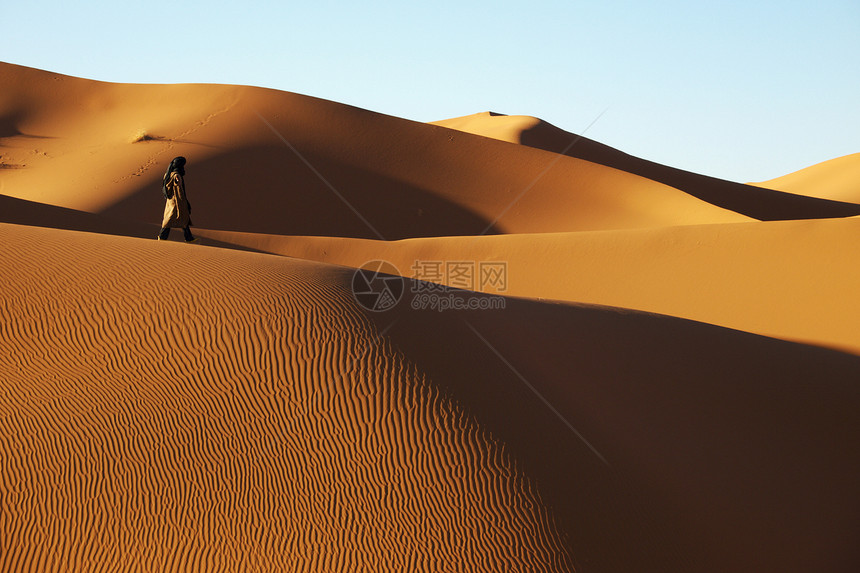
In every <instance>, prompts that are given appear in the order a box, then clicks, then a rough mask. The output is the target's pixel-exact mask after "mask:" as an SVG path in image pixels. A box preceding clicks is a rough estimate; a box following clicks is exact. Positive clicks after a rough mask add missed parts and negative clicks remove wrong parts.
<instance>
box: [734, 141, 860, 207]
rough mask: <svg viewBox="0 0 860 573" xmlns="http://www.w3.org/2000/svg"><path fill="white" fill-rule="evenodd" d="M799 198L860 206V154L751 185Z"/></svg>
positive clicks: (839, 158)
mask: <svg viewBox="0 0 860 573" xmlns="http://www.w3.org/2000/svg"><path fill="white" fill-rule="evenodd" d="M750 185H760V186H762V187H769V188H771V189H779V190H780V191H787V192H789V193H796V194H798V195H809V196H810V197H821V198H822V199H832V200H834V201H845V202H849V203H860V153H854V154H852V155H845V156H844V157H837V158H836V159H831V160H829V161H824V162H823V163H817V164H815V165H812V166H810V167H807V168H805V169H801V170H799V171H795V172H794V173H789V174H788V175H783V176H782V177H777V178H776V179H771V180H770V181H762V182H760V183H750Z"/></svg>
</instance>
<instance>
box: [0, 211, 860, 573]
mask: <svg viewBox="0 0 860 573" xmlns="http://www.w3.org/2000/svg"><path fill="white" fill-rule="evenodd" d="M0 260H2V261H3V262H4V265H5V266H6V267H7V268H9V269H15V272H14V273H9V274H8V275H7V276H5V277H4V279H5V280H4V282H3V285H2V288H3V296H2V298H0V300H2V301H3V305H4V309H3V310H4V312H3V313H2V315H0V316H2V320H0V341H2V342H0V344H2V346H3V350H2V352H0V378H2V379H3V380H4V391H3V392H2V393H0V424H2V428H0V459H2V460H4V462H3V464H2V465H0V489H2V492H3V494H2V497H1V498H2V499H3V503H2V505H0V512H2V513H0V527H2V528H3V534H2V535H0V544H2V546H0V570H15V571H17V570H43V569H52V570H60V569H75V570H90V569H99V570H119V569H145V570H180V569H181V570H186V569H189V568H191V569H195V570H211V569H216V568H217V569H224V570H240V569H255V570H265V571H268V570H278V569H288V570H321V569H324V570H334V569H338V570H374V571H377V570H394V569H397V570H427V571H439V570H458V571H462V570H478V571H487V570H529V571H569V570H572V569H573V568H574V567H576V568H577V569H579V570H584V571H589V570H593V571H629V570H645V571H682V570H693V569H694V570H697V571H725V570H745V571H762V570H789V571H801V570H811V569H815V570H833V571H837V570H847V569H850V565H851V564H852V563H853V564H856V562H857V561H856V560H857V557H858V556H857V553H856V546H855V543H854V541H855V539H856V534H857V533H858V532H857V530H856V525H857V524H856V515H857V513H856V512H857V491H856V483H857V480H858V479H860V467H858V454H860V451H858V450H860V446H858V444H860V421H858V418H857V416H856V410H857V408H858V406H860V388H858V387H857V385H856V384H855V383H854V382H855V381H856V380H858V379H860V359H858V358H856V357H852V356H849V355H845V354H840V353H837V352H832V351H827V350H822V349H817V348H814V347H809V346H803V345H798V344H792V343H788V342H782V341H777V340H773V339H768V338H763V337H758V336H754V335H749V334H744V333H739V332H736V331H732V330H726V329H722V328H717V327H712V326H707V325H703V324H699V323H693V322H687V321H683V320H679V319H672V318H667V317H660V316H654V315H647V314H639V313H634V312H622V311H617V310H613V309H607V308H593V307H584V306H576V305H563V304H549V303H539V302H530V301H527V300H517V299H506V303H507V304H506V308H505V310H504V311H499V312H487V311H457V312H454V311H452V312H446V313H438V312H428V311H420V310H412V309H411V308H410V304H404V303H408V302H409V301H408V300H404V301H402V302H401V304H400V305H398V306H397V307H396V308H395V309H394V310H392V311H389V312H387V313H367V312H365V311H362V310H361V308H360V307H359V306H358V305H357V304H356V302H355V301H354V300H353V298H352V295H351V293H350V281H351V279H352V272H351V271H349V270H347V269H342V268H338V267H334V266H330V265H324V264H319V263H310V262H302V261H291V260H288V259H284V258H280V257H274V256H269V255H261V254H255V253H242V252H236V251H230V250H225V249H212V248H207V247H197V246H186V245H181V244H164V243H157V242H155V241H151V240H140V239H133V238H122V237H111V236H108V235H94V234H88V233H80V232H72V231H61V230H51V229H40V228H35V227H24V226H15V225H5V224H2V225H0ZM70 261H72V262H73V263H74V264H70ZM46 277H50V280H45V279H46ZM461 294H462V296H464V297H466V298H467V299H468V298H469V297H483V296H486V295H470V294H468V293H461ZM813 380H814V384H813V385H811V384H810V383H811V382H812V381H813ZM538 395H539V396H540V397H539V396H538ZM544 400H545V401H546V402H545V401H544ZM547 403H549V404H551V405H552V409H550V408H549V407H548V406H547ZM602 460H605V461H606V462H607V463H604V462H603V461H602Z"/></svg>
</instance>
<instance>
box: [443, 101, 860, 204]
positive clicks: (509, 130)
mask: <svg viewBox="0 0 860 573" xmlns="http://www.w3.org/2000/svg"><path fill="white" fill-rule="evenodd" d="M434 124H435V125H441V126H445V127H450V128H451V129H457V130H462V131H465V132H469V133H474V134H478V135H482V136H485V137H492V138H496V139H500V140H503V141H508V142H512V143H521V144H523V145H527V146H530V147H535V148H538V149H545V150H548V151H553V152H555V153H564V154H565V155H568V156H571V157H578V158H580V159H586V160H588V161H593V162H594V163H598V164H600V165H606V166H609V167H614V168H616V169H620V170H622V171H625V172H628V173H635V174H636V175H640V176H642V177H646V178H648V179H651V180H654V181H659V182H661V183H664V184H666V185H669V186H671V187H675V188H677V189H681V190H683V191H685V192H687V193H689V194H690V195H692V196H694V197H698V198H699V199H702V200H704V201H707V202H709V203H711V204H714V205H718V206H720V207H723V208H725V209H730V210H732V211H736V212H738V213H743V214H744V215H747V216H749V217H753V218H755V219H761V220H765V221H773V220H784V219H817V218H825V217H848V216H854V215H860V209H858V207H857V206H856V205H850V204H844V203H838V202H837V201H845V200H848V199H843V198H842V197H839V196H834V197H831V196H825V195H814V197H822V198H824V199H832V201H824V200H820V199H815V198H811V197H807V196H806V195H809V194H808V193H802V192H796V191H794V190H793V188H792V186H789V187H787V188H785V189H783V186H782V185H780V186H779V187H773V188H762V187H772V186H771V185H770V183H771V182H765V183H762V184H761V186H759V187H754V186H752V185H743V184H740V183H734V182H732V181H725V180H723V179H717V178H714V177H708V176H705V175H699V174H697V173H691V172H689V171H684V170H681V169H675V168H673V167H669V166H666V165H661V164H659V163H654V162H653V161H647V160H645V159H640V158H638V157H634V156H632V155H628V154H627V153H624V152H622V151H619V150H617V149H614V148H612V147H609V146H608V145H604V144H602V143H598V142H597V141H593V140H591V139H588V138H587V137H581V136H579V135H576V134H573V133H569V132H567V131H564V130H562V129H559V128H558V127H556V126H554V125H552V124H550V123H547V122H545V121H543V120H540V119H538V118H535V117H530V116H506V115H501V114H495V113H490V112H484V113H479V114H474V115H470V116H465V117H459V118H453V119H449V120H443V121H437V122H434ZM855 172H856V170H855ZM774 189H779V190H778V191H775V190H774ZM783 191H791V192H792V193H798V194H796V195H795V194H791V193H785V192H783ZM849 197H850V196H849Z"/></svg>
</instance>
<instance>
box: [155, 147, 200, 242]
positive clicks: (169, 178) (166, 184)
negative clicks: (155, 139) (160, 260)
mask: <svg viewBox="0 0 860 573" xmlns="http://www.w3.org/2000/svg"><path fill="white" fill-rule="evenodd" d="M184 177H185V158H184V157H174V158H173V160H172V161H171V162H170V165H168V167H167V172H166V173H165V174H164V177H163V178H162V179H161V192H162V193H163V194H164V198H165V199H167V204H166V205H165V206H164V219H163V221H162V223H161V231H160V232H159V233H158V240H159V241H166V240H167V237H168V236H169V235H170V229H171V228H174V227H175V228H179V229H182V232H183V233H185V242H186V243H193V242H194V241H196V240H197V238H196V237H195V236H194V235H192V234H191V229H190V228H189V227H190V226H191V203H189V202H188V197H187V196H186V195H185V179H184Z"/></svg>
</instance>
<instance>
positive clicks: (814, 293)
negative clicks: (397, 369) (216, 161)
mask: <svg viewBox="0 0 860 573" xmlns="http://www.w3.org/2000/svg"><path fill="white" fill-rule="evenodd" d="M198 234H200V235H201V236H203V237H207V238H209V239H211V240H218V241H221V242H222V243H223V244H230V245H236V246H239V247H242V248H250V249H254V250H259V251H264V252H269V253H275V254H280V255H288V256H291V257H297V258H302V259H309V260H316V261H322V262H329V263H335V264H340V265H347V266H352V267H359V266H361V265H362V264H363V263H365V262H367V261H371V260H375V259H382V260H386V261H389V262H390V263H392V264H393V265H394V266H395V267H396V268H397V269H398V270H399V271H400V272H401V273H402V274H403V275H405V276H410V277H416V278H419V279H424V280H429V281H432V282H436V283H442V284H447V285H449V286H454V287H459V288H468V289H471V290H478V291H482V292H487V293H493V294H495V293H500V292H501V293H503V294H508V295H513V296H522V297H531V298H546V299H556V300H566V301H571V302H585V303H593V304H603V305H610V306H618V307H623V308H633V309H638V310H644V311H649V312H657V313H661V314H668V315H672V316H678V317H682V318H689V319H694V320H699V321H702V322H708V323H711V324H717V325H720V326H727V327H730V328H736V329H739V330H745V331H748V332H754V333H757V334H764V335H768V336H775V337H779V338H784V339H789V340H796V341H804V342H809V343H814V344H820V345H824V346H828V347H832V348H838V349H842V350H845V351H849V352H853V353H855V354H860V305H857V304H855V303H854V299H855V297H856V296H857V293H860V264H858V247H857V245H858V244H860V218H848V219H826V220H805V221H773V222H767V223H739V224H731V225H698V226H681V227H668V228H662V229H636V230H627V231H612V232H605V231H596V232H587V233H584V232H580V233H543V234H537V235H527V234H518V235H500V236H492V237H437V238H425V239H408V240H404V241H390V242H382V241H371V240H361V239H346V238H340V237H285V236H278V235H255V234H246V233H229V232H223V231H210V230H199V231H198ZM449 263H450V265H449ZM491 263H500V264H501V265H503V268H504V277H503V278H504V279H505V280H504V281H503V282H501V283H500V282H499V280H497V279H498V278H499V277H496V276H495V275H494V274H492V273H493V270H492V265H491ZM482 264H483V265H490V266H487V267H486V271H487V273H489V274H487V275H486V276H484V277H482V276H481V265H482ZM463 265H467V266H468V265H471V266H468V268H470V269H472V270H471V271H469V272H467V273H465V274H464V273H458V272H457V268H458V266H459V267H462V266H463ZM500 288H502V289H504V290H499V289H500Z"/></svg>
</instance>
